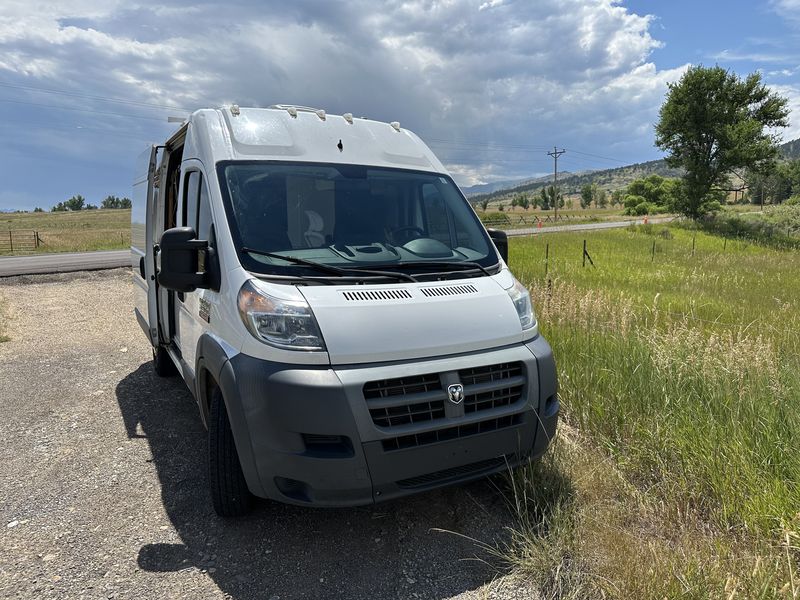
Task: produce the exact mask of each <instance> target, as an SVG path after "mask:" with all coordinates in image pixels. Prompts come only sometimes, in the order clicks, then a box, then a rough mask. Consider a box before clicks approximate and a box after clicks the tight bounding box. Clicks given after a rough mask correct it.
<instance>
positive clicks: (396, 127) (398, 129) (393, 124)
mask: <svg viewBox="0 0 800 600" xmlns="http://www.w3.org/2000/svg"><path fill="white" fill-rule="evenodd" d="M389 125H391V126H392V127H394V130H395V131H400V121H392V122H391V123H389Z"/></svg>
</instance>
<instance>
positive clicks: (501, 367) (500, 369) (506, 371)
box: [458, 362, 522, 385]
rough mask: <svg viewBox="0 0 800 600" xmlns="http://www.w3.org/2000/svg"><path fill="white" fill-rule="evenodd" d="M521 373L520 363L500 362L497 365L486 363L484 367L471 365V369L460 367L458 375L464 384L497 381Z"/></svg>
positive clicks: (517, 375)
mask: <svg viewBox="0 0 800 600" xmlns="http://www.w3.org/2000/svg"><path fill="white" fill-rule="evenodd" d="M521 375H522V363H521V362H513V363H500V364H498V365H488V366H485V367H472V368H471V369H461V370H460V371H459V372H458V377H459V379H460V380H461V383H463V384H464V385H475V384H476V383H487V382H489V381H499V380H501V379H511V378H512V377H519V376H521Z"/></svg>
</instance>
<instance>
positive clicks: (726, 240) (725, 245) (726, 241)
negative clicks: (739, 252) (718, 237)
mask: <svg viewBox="0 0 800 600" xmlns="http://www.w3.org/2000/svg"><path fill="white" fill-rule="evenodd" d="M727 249H728V238H725V243H724V244H723V245H722V250H723V251H725V250H727Z"/></svg>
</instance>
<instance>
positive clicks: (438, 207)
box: [422, 183, 451, 246]
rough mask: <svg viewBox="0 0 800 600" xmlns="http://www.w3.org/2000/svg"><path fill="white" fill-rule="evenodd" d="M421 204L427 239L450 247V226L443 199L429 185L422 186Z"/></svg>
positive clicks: (431, 185)
mask: <svg viewBox="0 0 800 600" xmlns="http://www.w3.org/2000/svg"><path fill="white" fill-rule="evenodd" d="M422 204H423V206H424V209H425V230H426V231H427V234H428V237H430V238H433V239H435V240H439V241H440V242H443V243H445V244H447V245H448V246H449V245H450V243H451V242H450V225H449V223H448V218H447V207H446V206H445V203H444V198H442V195H441V194H440V193H439V190H437V189H436V186H434V185H433V184H431V183H426V184H424V185H423V186H422Z"/></svg>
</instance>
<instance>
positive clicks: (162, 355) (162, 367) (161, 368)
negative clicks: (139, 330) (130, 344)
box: [153, 346, 178, 377]
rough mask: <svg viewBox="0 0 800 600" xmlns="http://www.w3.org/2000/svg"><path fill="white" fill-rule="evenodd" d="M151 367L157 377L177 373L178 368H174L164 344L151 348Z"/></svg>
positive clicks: (170, 375)
mask: <svg viewBox="0 0 800 600" xmlns="http://www.w3.org/2000/svg"><path fill="white" fill-rule="evenodd" d="M153 368H154V369H155V371H156V375H158V376H159V377H172V376H173V375H177V374H178V369H176V368H175V363H174V362H172V359H171V358H170V356H169V353H168V352H167V349H166V348H164V346H159V347H158V348H153Z"/></svg>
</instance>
